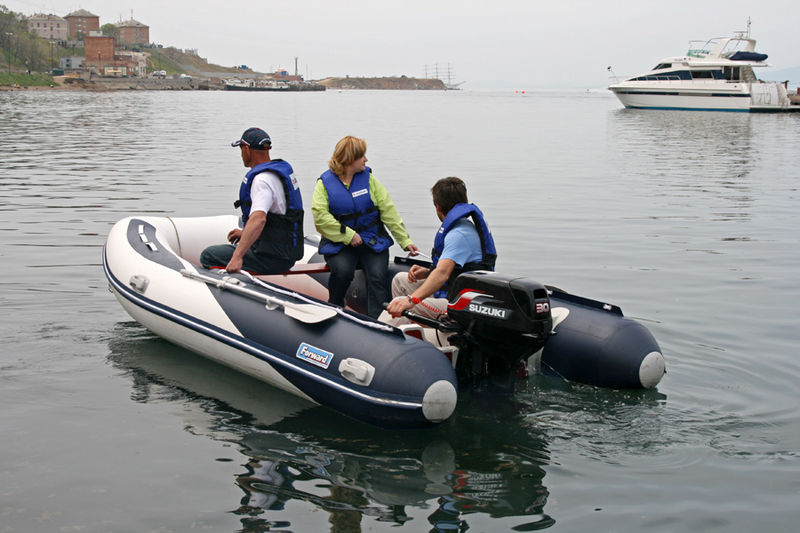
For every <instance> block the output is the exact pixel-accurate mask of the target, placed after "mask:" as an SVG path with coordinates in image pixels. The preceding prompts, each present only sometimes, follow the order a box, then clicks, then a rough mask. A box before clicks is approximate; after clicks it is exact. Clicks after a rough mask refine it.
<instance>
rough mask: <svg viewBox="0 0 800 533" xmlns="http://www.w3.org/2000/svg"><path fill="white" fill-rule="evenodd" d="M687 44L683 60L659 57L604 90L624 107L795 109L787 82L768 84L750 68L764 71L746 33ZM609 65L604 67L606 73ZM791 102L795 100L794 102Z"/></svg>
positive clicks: (762, 60)
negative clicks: (648, 68) (649, 66)
mask: <svg viewBox="0 0 800 533" xmlns="http://www.w3.org/2000/svg"><path fill="white" fill-rule="evenodd" d="M697 43H702V41H699V42H698V41H692V42H691V43H690V45H689V51H688V52H687V53H686V55H685V56H678V57H668V58H665V59H662V60H661V61H660V62H659V63H658V64H657V65H656V66H655V68H653V69H652V70H651V71H650V72H647V73H645V74H642V75H640V76H634V77H632V78H628V79H626V80H624V81H617V82H616V83H613V84H612V85H610V86H609V87H608V88H609V90H611V91H613V92H614V94H615V95H617V98H619V100H620V102H622V104H623V105H624V106H625V107H629V108H638V109H686V110H706V111H743V112H756V111H760V112H780V111H800V105H798V104H799V103H800V102H797V101H796V99H795V98H792V97H791V96H793V95H791V96H790V94H789V90H788V87H787V83H785V82H783V83H779V82H767V81H762V80H759V79H758V78H757V77H756V74H755V72H754V69H756V68H763V67H768V66H769V65H768V64H767V63H766V59H767V55H766V54H761V53H758V52H756V50H755V48H756V40H755V39H752V38H751V37H750V22H749V21H748V23H747V31H743V32H736V33H735V34H734V36H733V37H718V38H714V39H709V40H708V41H706V42H705V44H703V45H701V46H696V44H697ZM610 69H611V67H609V70H610ZM793 100H794V101H793Z"/></svg>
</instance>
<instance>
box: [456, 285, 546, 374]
mask: <svg viewBox="0 0 800 533" xmlns="http://www.w3.org/2000/svg"><path fill="white" fill-rule="evenodd" d="M451 294H453V295H454V296H453V297H452V299H451V301H450V303H449V304H448V307H447V316H448V317H449V318H450V319H451V320H453V321H455V322H456V323H457V324H458V325H459V327H460V329H461V331H462V332H463V333H461V334H460V335H458V336H457V338H455V339H451V342H453V341H455V343H456V344H458V345H459V348H460V353H459V364H458V365H457V368H456V372H457V373H458V374H459V379H460V380H469V379H470V378H471V379H472V380H473V381H474V378H475V377H479V376H485V377H489V378H490V380H491V381H492V382H494V383H495V384H500V383H501V382H502V383H505V385H504V386H508V383H511V382H513V377H514V375H515V374H516V372H517V370H518V368H519V363H520V361H521V360H523V359H525V358H527V357H529V356H531V355H533V354H534V353H536V352H537V351H539V350H540V349H541V348H542V346H543V345H544V343H545V341H546V340H547V337H548V336H549V334H550V331H551V330H552V326H553V322H552V317H551V315H550V298H549V296H548V294H547V289H546V288H545V287H544V285H542V284H541V283H538V282H536V281H533V280H531V279H528V278H523V277H515V276H509V275H505V274H501V273H497V272H488V271H482V270H480V271H472V272H466V273H464V274H461V275H460V276H458V277H457V278H456V280H455V281H454V285H453V288H452V292H451ZM462 354H463V355H467V357H462ZM459 366H460V367H461V368H458V367H459Z"/></svg>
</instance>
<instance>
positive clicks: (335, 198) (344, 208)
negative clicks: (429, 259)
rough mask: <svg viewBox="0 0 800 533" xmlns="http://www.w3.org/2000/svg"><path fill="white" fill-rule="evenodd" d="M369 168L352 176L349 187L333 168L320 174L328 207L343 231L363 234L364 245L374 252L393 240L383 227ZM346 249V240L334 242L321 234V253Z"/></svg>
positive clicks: (388, 244)
mask: <svg viewBox="0 0 800 533" xmlns="http://www.w3.org/2000/svg"><path fill="white" fill-rule="evenodd" d="M371 172H372V169H370V168H369V167H367V168H365V169H364V170H363V171H361V172H359V173H358V174H356V175H355V176H353V180H352V181H351V182H350V189H349V190H348V189H347V187H345V186H344V183H342V182H341V180H340V179H339V177H338V176H337V175H336V174H334V173H333V172H332V171H330V170H327V171H325V172H324V173H323V174H322V176H320V177H319V179H320V180H322V184H323V185H324V186H325V190H326V191H327V192H328V210H329V211H330V213H331V214H332V215H333V216H334V218H336V220H338V221H339V224H340V225H341V232H342V233H345V228H351V229H353V230H354V231H355V232H356V233H358V234H359V235H360V236H361V240H363V241H364V245H365V246H367V247H368V248H370V249H371V250H372V251H373V252H376V253H380V252H382V251H384V250H386V249H387V248H389V247H390V246H391V245H392V243H393V242H394V241H393V240H392V238H391V237H389V234H388V233H387V231H386V228H384V227H383V222H381V217H380V213H379V212H378V208H377V207H375V204H374V203H373V202H372V197H371V196H370V194H369V176H370V173H371ZM342 248H344V243H341V242H333V241H331V240H329V239H326V238H325V237H322V239H321V240H320V243H319V253H321V254H322V255H332V254H337V253H339V252H340V251H341V249H342Z"/></svg>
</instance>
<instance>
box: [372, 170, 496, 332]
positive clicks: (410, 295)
mask: <svg viewBox="0 0 800 533" xmlns="http://www.w3.org/2000/svg"><path fill="white" fill-rule="evenodd" d="M431 193H432V195H433V204H434V206H435V208H436V215H437V216H438V217H439V220H441V221H442V225H441V227H440V228H439V231H438V232H437V234H436V239H435V241H434V247H433V267H432V268H425V267H421V266H419V265H413V266H412V267H411V269H410V270H409V271H408V273H407V274H405V273H400V274H397V275H396V276H395V277H394V279H393V280H392V297H393V298H394V299H393V300H392V301H391V302H390V303H389V305H388V307H387V308H386V311H387V313H388V314H389V315H391V316H392V317H395V318H394V319H389V318H388V317H387V316H385V314H384V315H383V316H382V318H384V319H386V320H385V321H386V322H389V323H392V324H394V325H398V324H402V323H404V322H406V323H407V322H408V321H407V319H402V318H397V317H399V316H400V315H401V314H402V313H403V311H407V310H412V311H413V312H414V313H417V314H419V315H423V316H427V317H431V318H436V317H437V316H439V315H441V314H445V313H447V303H448V299H447V290H448V288H449V286H451V285H452V282H453V280H455V278H456V276H457V275H458V274H460V273H461V272H466V271H469V270H494V262H495V259H496V257H497V252H496V250H495V247H494V240H493V239H492V235H491V233H490V232H489V228H488V226H487V224H486V221H485V220H484V219H483V214H482V213H481V211H480V210H479V209H478V208H477V207H476V206H475V205H473V204H470V203H469V200H468V199H467V186H466V185H465V184H464V182H463V181H461V180H460V179H459V178H456V177H449V178H443V179H441V180H439V181H437V182H436V184H434V186H433V187H432V188H431Z"/></svg>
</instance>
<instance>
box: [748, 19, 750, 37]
mask: <svg viewBox="0 0 800 533" xmlns="http://www.w3.org/2000/svg"><path fill="white" fill-rule="evenodd" d="M747 38H748V39H749V38H750V17H747Z"/></svg>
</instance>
